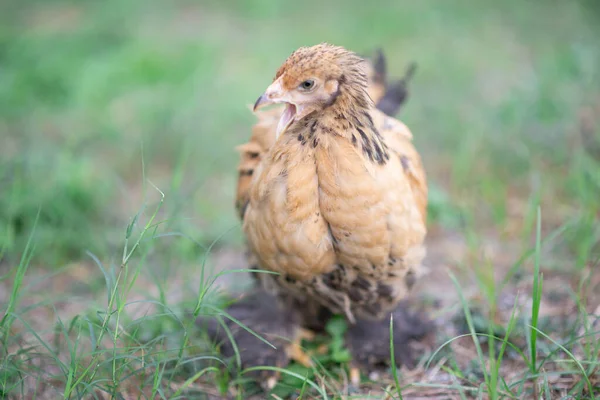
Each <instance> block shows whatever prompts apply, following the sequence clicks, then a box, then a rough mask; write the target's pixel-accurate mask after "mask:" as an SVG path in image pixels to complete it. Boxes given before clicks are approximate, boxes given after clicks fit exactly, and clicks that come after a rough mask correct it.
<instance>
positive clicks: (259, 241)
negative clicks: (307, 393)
mask: <svg viewBox="0 0 600 400" xmlns="http://www.w3.org/2000/svg"><path fill="white" fill-rule="evenodd" d="M413 70H414V66H411V68H409V73H408V74H407V76H406V77H405V79H403V80H401V81H399V82H396V83H393V84H388V83H387V77H386V71H385V59H384V58H383V54H381V53H379V54H378V55H377V58H376V59H375V62H374V63H368V62H366V61H365V60H363V59H361V58H360V57H358V56H357V55H355V54H354V53H351V52H349V51H346V50H345V49H343V48H341V47H335V46H331V45H328V44H321V45H318V46H314V47H310V48H301V49H299V50H297V51H296V52H294V53H293V54H292V55H291V56H290V57H289V58H288V60H287V61H286V62H285V63H284V64H283V66H282V67H281V68H280V69H279V71H278V72H277V75H276V78H275V80H274V82H273V84H272V85H271V86H270V87H269V88H268V89H267V91H266V92H265V94H264V95H263V96H261V97H260V98H259V100H258V101H257V102H256V104H255V107H254V109H255V111H256V113H257V115H258V118H259V121H258V122H257V123H256V125H255V126H254V127H253V129H252V136H251V138H250V140H249V142H247V143H245V144H243V145H241V146H239V147H238V151H240V163H239V166H238V171H239V179H238V187H237V197H236V208H237V210H238V213H239V216H240V218H241V219H242V220H243V229H244V232H245V234H246V237H247V241H248V245H249V258H250V265H251V268H253V269H257V268H260V269H266V270H269V271H273V272H277V273H279V275H273V274H264V273H258V274H254V276H255V278H257V279H259V280H260V281H261V283H262V284H263V286H264V287H265V288H267V289H268V290H269V291H270V292H272V293H275V294H276V295H277V296H278V297H279V298H280V299H281V300H283V303H284V304H285V306H287V307H288V308H287V309H288V310H293V312H296V311H298V312H300V313H301V314H302V320H301V323H300V324H301V325H302V326H304V327H308V328H311V329H315V330H320V329H322V328H323V326H324V324H325V322H326V320H327V318H328V317H329V316H330V315H332V314H333V313H341V314H343V315H345V316H346V318H347V319H348V320H349V321H350V322H351V323H355V322H356V321H357V319H359V321H361V324H362V323H363V322H362V321H363V320H365V321H369V320H373V319H375V320H379V321H382V320H383V319H385V317H386V316H388V315H389V314H390V312H391V311H392V310H394V308H395V306H396V305H397V303H398V302H399V301H400V300H401V299H403V298H404V297H405V296H406V294H407V293H408V290H409V289H410V287H411V286H412V284H413V283H414V281H415V279H416V276H417V275H418V272H419V266H420V263H421V261H422V259H423V257H424V253H425V250H424V246H423V240H424V236H425V221H426V206H427V185H426V180H425V173H424V171H423V169H422V165H421V160H420V157H419V154H418V153H417V151H416V150H415V148H414V147H413V145H412V135H411V133H410V131H409V130H408V128H407V127H406V126H405V125H404V124H402V123H401V122H399V121H397V120H395V119H393V118H391V117H390V116H388V115H386V114H385V113H383V112H380V111H378V110H377V109H376V108H375V104H377V107H382V108H383V109H385V110H387V112H388V113H389V115H394V114H395V113H397V112H398V109H399V106H400V104H401V103H402V102H403V101H404V100H405V99H406V82H407V80H408V79H409V78H410V76H411V75H412V71H413ZM273 103H284V104H283V106H279V107H277V108H273V109H270V110H267V111H263V110H260V111H257V110H258V109H259V108H261V107H262V106H263V105H267V104H273ZM241 307H243V306H241ZM259 319H260V318H259ZM366 323H367V324H368V322H366ZM368 330H369V328H368V327H355V328H351V329H350V330H349V341H350V343H354V346H353V347H354V348H359V349H364V348H366V347H361V346H359V345H358V344H357V343H358V342H359V341H360V340H362V338H363V337H364V335H365V333H364V332H366V331H368ZM353 332H355V334H353ZM388 332H389V331H388ZM353 335H354V336H355V338H358V339H356V340H352V337H353ZM379 336H380V335H379ZM388 343H389V342H388ZM367 347H368V346H367ZM292 348H295V349H297V348H298V346H297V345H293V346H292ZM294 353H295V354H292V357H293V358H295V359H296V360H298V361H300V362H302V363H303V364H305V365H306V362H305V361H306V357H305V355H303V354H301V353H299V352H294ZM359 358H360V357H359Z"/></svg>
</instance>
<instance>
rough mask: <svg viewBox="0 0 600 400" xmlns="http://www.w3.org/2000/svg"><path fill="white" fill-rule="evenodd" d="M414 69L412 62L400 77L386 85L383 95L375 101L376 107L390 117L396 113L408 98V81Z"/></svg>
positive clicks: (414, 65)
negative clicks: (377, 101)
mask: <svg viewBox="0 0 600 400" xmlns="http://www.w3.org/2000/svg"><path fill="white" fill-rule="evenodd" d="M416 69H417V64H416V63H414V62H413V63H411V64H410V65H409V66H408V68H407V69H406V73H405V74H404V77H403V78H402V79H400V80H399V81H396V82H393V83H390V84H389V85H387V86H386V90H385V95H384V96H383V97H382V98H381V100H379V103H377V108H378V109H379V110H380V111H381V112H383V113H385V114H386V115H389V116H390V117H393V116H395V115H396V114H398V112H399V111H400V108H401V106H402V104H404V103H405V102H406V99H407V98H408V82H409V81H410V80H411V79H412V77H413V75H414V74H415V70H416Z"/></svg>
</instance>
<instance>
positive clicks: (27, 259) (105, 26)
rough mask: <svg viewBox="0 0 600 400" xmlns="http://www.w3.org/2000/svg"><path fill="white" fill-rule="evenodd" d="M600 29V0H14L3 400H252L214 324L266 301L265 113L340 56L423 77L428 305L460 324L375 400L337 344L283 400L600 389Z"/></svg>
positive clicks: (0, 124)
mask: <svg viewBox="0 0 600 400" xmlns="http://www.w3.org/2000/svg"><path fill="white" fill-rule="evenodd" d="M599 21H600V9H599V8H598V7H597V5H596V4H595V3H594V2H592V1H583V0H582V1H573V2H556V1H554V2H552V1H547V2H533V1H530V2H524V1H517V0H509V1H505V2H492V1H487V0H485V1H480V2H477V3H473V2H469V1H466V0H457V1H454V2H447V1H443V0H435V1H429V2H414V1H413V2H410V1H400V2H399V1H380V2H378V4H377V6H374V5H372V4H370V3H367V2H363V1H358V0H350V1H346V2H341V1H333V2H327V3H323V2H317V1H314V0H308V1H305V2H290V1H283V2H272V1H266V0H251V1H227V2H223V1H213V0H210V1H204V2H197V1H196V2H194V1H190V0H188V1H173V2H159V1H141V0H123V1H117V0H107V1H103V2H72V1H67V0H50V1H44V2H42V1H27V2H17V1H14V0H9V1H6V2H3V3H2V4H1V5H0V191H1V195H0V309H1V310H2V311H3V314H2V316H1V317H2V319H1V322H0V337H1V338H2V341H1V343H0V351H1V352H2V356H1V357H0V360H1V361H0V391H1V393H2V396H5V397H9V398H20V397H28V398H63V397H65V398H84V397H87V398H89V397H90V396H92V397H94V396H95V397H96V398H101V397H102V396H103V395H108V396H114V397H117V396H118V395H121V396H123V397H126V398H129V397H128V396H133V398H138V396H139V397H140V398H177V397H178V396H180V398H184V397H185V398H190V397H192V398H194V397H195V398H203V396H206V395H207V394H213V395H222V394H224V393H228V394H229V395H230V396H233V397H237V398H249V397H250V396H251V393H252V391H253V390H254V389H253V386H252V385H251V384H250V383H249V382H248V379H247V378H246V375H242V376H240V377H238V376H235V375H234V374H233V372H231V371H227V369H226V368H224V365H225V364H227V362H228V360H224V359H223V358H222V357H220V356H219V355H218V354H216V353H215V351H214V346H213V345H212V343H209V341H207V340H206V338H205V337H204V336H205V335H204V332H203V331H202V330H201V329H199V328H198V327H197V326H196V325H195V323H194V321H195V318H196V317H198V316H200V315H215V314H216V315H219V316H220V318H227V315H226V314H225V313H223V312H222V310H221V308H222V306H223V304H224V303H223V302H224V300H223V299H224V298H226V292H227V290H228V288H229V287H230V286H232V285H233V286H236V287H238V286H239V287H243V286H244V285H246V284H247V283H248V282H247V281H246V278H236V277H237V276H238V273H237V272H236V273H232V272H227V273H224V272H223V269H224V268H230V269H235V270H241V271H243V270H245V269H246V268H247V267H248V266H247V265H244V264H243V261H241V260H242V259H241V257H239V253H240V251H241V244H242V236H241V232H240V228H239V223H238V221H237V217H236V215H235V212H234V210H233V192H234V188H235V179H236V170H235V165H236V162H237V159H236V157H237V155H236V153H235V152H234V151H233V148H234V146H235V145H237V144H239V143H240V142H242V141H243V140H245V139H246V138H247V137H248V135H249V127H250V125H251V124H252V122H253V121H254V119H253V116H252V114H251V113H250V112H249V111H248V109H247V104H251V103H252V102H253V101H254V100H255V99H256V97H257V95H258V94H260V93H261V92H262V90H263V89H264V88H265V87H266V85H267V84H268V83H269V82H270V80H271V78H272V76H273V74H274V71H275V70H276V68H277V67H278V66H279V64H280V63H281V62H282V61H283V60H284V59H285V57H286V56H287V55H289V54H290V53H291V52H292V51H293V50H294V49H295V48H297V47H299V46H301V45H309V44H315V43H318V42H322V41H329V42H332V43H336V44H341V45H344V46H347V47H349V48H351V49H353V50H356V51H358V52H361V53H368V52H369V51H371V50H372V49H374V48H376V47H381V48H383V49H384V51H385V53H386V55H387V57H388V66H389V69H390V73H391V75H396V76H399V75H401V74H402V72H403V71H404V69H405V67H406V65H408V63H410V62H412V61H415V62H417V64H418V69H417V73H416V75H415V77H414V80H413V82H412V86H411V89H412V92H411V97H410V99H409V101H408V103H407V106H406V108H405V109H404V110H403V111H402V113H401V115H400V117H401V118H402V120H403V121H404V122H406V123H407V125H408V126H409V127H410V128H411V130H412V131H413V133H414V135H415V142H416V145H417V147H418V148H419V150H420V152H421V153H422V155H423V159H424V163H425V166H426V168H427V171H428V176H429V182H430V207H429V210H430V221H429V225H430V237H431V246H430V253H432V258H431V261H430V262H429V266H430V268H431V270H432V272H431V273H430V276H429V277H427V278H426V283H425V284H424V285H423V286H422V292H418V293H417V298H418V299H420V300H423V302H422V303H423V304H425V305H426V306H427V308H428V310H429V312H430V314H431V315H433V316H435V317H439V318H441V319H442V320H443V321H444V323H443V325H442V327H440V329H439V330H438V337H437V344H436V347H435V348H433V349H431V354H424V358H425V360H423V362H422V363H421V365H425V366H426V367H423V370H422V371H421V373H420V374H417V375H411V374H409V373H408V372H406V371H405V370H403V369H400V370H397V369H393V370H392V371H390V374H389V375H383V376H381V377H380V378H379V379H377V380H375V381H374V382H371V381H369V380H368V379H367V377H364V379H365V381H364V382H363V383H362V385H361V388H360V390H361V392H360V394H359V393H351V392H352V390H351V389H352V388H350V386H349V385H348V384H347V383H346V382H347V379H346V374H347V370H348V359H347V351H345V348H344V343H343V339H342V336H341V333H340V332H342V331H340V330H336V329H335V328H334V330H333V331H332V332H334V333H332V334H331V335H330V336H331V337H329V338H326V339H320V340H324V343H325V344H326V345H327V348H328V351H327V353H326V354H325V355H323V356H322V357H320V358H318V361H319V364H318V366H317V367H315V368H314V369H313V370H306V369H303V368H300V366H298V365H292V366H290V367H289V368H288V369H287V370H284V371H282V382H281V383H280V385H278V386H277V387H276V391H275V392H273V394H274V395H277V396H285V395H289V394H293V393H295V394H297V395H300V397H301V398H314V397H317V398H339V396H340V395H341V394H342V393H346V394H347V395H348V397H349V398H352V396H355V397H357V398H360V396H366V395H367V393H370V395H371V396H373V398H385V395H386V394H385V393H387V396H389V397H390V398H392V397H393V398H401V397H404V398H410V397H411V396H412V395H413V394H415V393H425V392H429V393H442V392H445V393H453V394H455V395H457V396H460V397H461V398H478V397H479V398H483V397H489V398H493V399H499V398H532V397H534V396H537V397H538V398H539V396H545V397H544V398H566V396H572V398H591V396H592V394H591V393H594V394H595V395H596V396H597V395H598V393H600V387H599V385H600V383H599V382H600V378H599V376H598V375H599V372H598V371H599V368H600V365H598V357H599V351H600V340H598V337H600V335H598V330H599V329H600V327H599V325H598V324H599V322H598V318H600V317H599V316H598V311H597V307H598V302H597V298H598V296H597V293H598V290H599V288H600V279H599V274H598V273H597V272H596V271H597V269H598V265H599V261H600V244H599V243H600V221H599V220H600V202H599V201H598V199H600V150H599V149H600V75H599V73H598V71H600V45H598V40H597V38H598V37H600V28H599V26H600V25H599V24H598V22H599ZM157 189H158V190H157ZM539 210H541V212H540V211H539ZM542 215H543V224H542V219H541V216H542ZM240 273H241V272H240ZM449 276H452V278H449ZM542 276H543V287H542ZM232 277H233V278H232ZM452 280H454V282H455V284H456V293H453V294H452V296H451V297H449V298H446V297H443V296H442V297H440V296H439V294H440V291H439V289H438V290H436V288H439V286H442V287H446V288H447V287H452ZM436 285H438V286H436ZM448 285H449V286H448ZM542 289H543V290H542ZM436 296H437V297H436ZM438 297H439V298H438ZM456 321H458V322H456ZM394 322H395V321H394ZM247 328H248V329H252V327H251V326H249V327H247ZM307 346H309V347H311V346H313V347H314V346H317V344H314V343H307ZM238 361H239V360H238ZM265 368H274V367H273V366H265ZM232 371H233V370H232ZM435 371H437V373H436V374H434V373H433V372H435ZM446 378H447V379H446ZM45 382H50V384H45ZM2 396H0V397H2ZM258 398H260V395H259V397H258Z"/></svg>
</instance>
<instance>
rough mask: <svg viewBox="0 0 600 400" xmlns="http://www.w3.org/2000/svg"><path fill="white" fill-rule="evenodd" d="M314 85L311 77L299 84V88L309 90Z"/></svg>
mask: <svg viewBox="0 0 600 400" xmlns="http://www.w3.org/2000/svg"><path fill="white" fill-rule="evenodd" d="M314 86H315V81H313V80H312V79H308V80H306V81H304V82H302V83H301V84H300V89H302V90H310V89H312V88H313V87H314Z"/></svg>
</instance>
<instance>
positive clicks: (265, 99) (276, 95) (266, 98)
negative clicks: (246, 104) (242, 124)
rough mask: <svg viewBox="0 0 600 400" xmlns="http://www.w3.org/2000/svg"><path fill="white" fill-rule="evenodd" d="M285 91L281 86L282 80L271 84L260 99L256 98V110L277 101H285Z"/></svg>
mask: <svg viewBox="0 0 600 400" xmlns="http://www.w3.org/2000/svg"><path fill="white" fill-rule="evenodd" d="M283 94H284V91H283V90H282V87H281V80H280V79H278V80H276V81H275V82H273V83H272V84H271V86H269V87H268V88H267V90H265V92H264V93H263V94H262V95H261V96H260V97H259V98H258V100H256V103H254V110H253V111H255V112H256V110H258V109H260V108H262V107H264V106H268V105H270V104H275V103H283V102H284V101H285V99H284V98H282V97H285V96H283Z"/></svg>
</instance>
